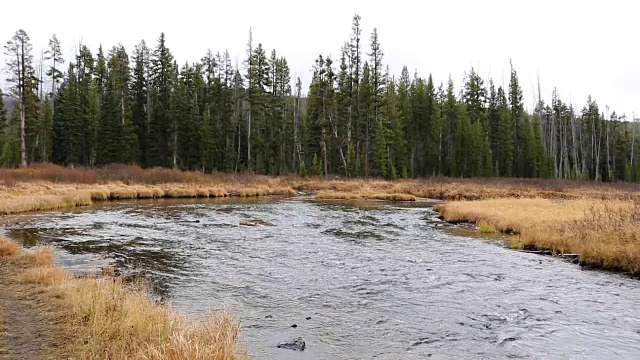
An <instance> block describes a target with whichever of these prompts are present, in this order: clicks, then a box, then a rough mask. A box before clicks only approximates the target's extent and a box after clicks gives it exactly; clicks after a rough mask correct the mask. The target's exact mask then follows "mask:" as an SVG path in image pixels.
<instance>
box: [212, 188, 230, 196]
mask: <svg viewBox="0 0 640 360" xmlns="http://www.w3.org/2000/svg"><path fill="white" fill-rule="evenodd" d="M209 196H210V197H216V198H217V197H225V196H229V193H228V192H227V190H225V189H221V188H210V189H209Z"/></svg>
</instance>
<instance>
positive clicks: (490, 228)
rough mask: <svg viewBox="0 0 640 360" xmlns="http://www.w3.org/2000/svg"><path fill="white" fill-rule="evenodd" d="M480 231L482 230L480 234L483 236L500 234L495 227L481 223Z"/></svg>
mask: <svg viewBox="0 0 640 360" xmlns="http://www.w3.org/2000/svg"><path fill="white" fill-rule="evenodd" d="M478 230H480V232H481V233H483V234H494V233H496V232H498V230H497V229H496V227H495V226H493V225H491V224H487V223H480V225H479V226H478Z"/></svg>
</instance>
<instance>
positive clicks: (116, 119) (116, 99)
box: [93, 45, 138, 165]
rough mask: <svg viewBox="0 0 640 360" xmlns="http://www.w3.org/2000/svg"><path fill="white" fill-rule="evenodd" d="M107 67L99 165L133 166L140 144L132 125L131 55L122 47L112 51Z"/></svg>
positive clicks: (102, 106)
mask: <svg viewBox="0 0 640 360" xmlns="http://www.w3.org/2000/svg"><path fill="white" fill-rule="evenodd" d="M107 68H108V75H107V81H106V88H105V93H104V95H103V96H104V98H103V102H102V104H101V108H100V115H101V117H100V124H99V129H98V134H99V136H98V139H99V141H98V151H97V160H96V162H97V163H98V164H99V165H106V164H111V163H133V162H134V161H135V160H136V159H137V158H138V154H137V150H138V144H137V141H136V137H135V129H134V127H133V124H132V123H131V102H130V99H131V98H130V96H129V81H130V76H131V75H130V69H129V56H128V55H127V53H126V51H125V49H124V47H123V46H122V45H120V46H118V47H114V48H113V49H112V50H111V51H110V52H109V60H108V63H107ZM93 93H94V94H96V93H97V91H96V90H93Z"/></svg>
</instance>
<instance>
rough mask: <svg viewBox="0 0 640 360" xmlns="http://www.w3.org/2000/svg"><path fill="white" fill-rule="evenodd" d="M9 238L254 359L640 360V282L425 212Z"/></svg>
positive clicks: (149, 217)
mask: <svg viewBox="0 0 640 360" xmlns="http://www.w3.org/2000/svg"><path fill="white" fill-rule="evenodd" d="M254 220H260V221H263V222H265V223H268V224H267V226H244V225H241V223H243V222H247V221H254ZM9 230H10V231H9V234H10V235H12V236H14V237H16V238H20V239H23V241H24V243H25V245H28V246H29V245H35V244H39V243H48V244H53V246H55V248H56V249H57V254H58V256H59V259H60V261H61V263H62V265H63V266H66V267H68V268H70V269H72V270H76V271H90V270H92V269H96V268H98V267H100V266H104V265H107V264H111V265H113V266H115V267H116V268H118V269H120V270H123V271H125V272H138V273H142V274H144V275H145V276H146V277H147V278H149V279H151V281H152V282H153V285H154V287H155V290H156V293H157V294H158V295H159V296H161V297H162V298H164V299H166V300H169V301H170V302H171V304H172V306H174V307H175V308H177V309H179V310H181V311H184V312H186V313H188V314H190V315H193V316H194V317H195V316H198V315H201V314H202V313H204V312H206V311H209V310H211V309H220V308H222V309H228V310H230V311H231V312H232V313H233V314H235V315H236V316H237V318H238V319H239V320H240V322H241V346H243V347H245V348H246V349H247V350H248V352H249V353H250V354H251V355H252V356H254V357H255V358H256V359H371V358H376V359H425V358H432V359H448V358H455V359H462V358H469V359H477V358H530V359H539V358H544V359H550V358H558V359H567V358H579V359H612V358H625V359H634V358H635V359H640V281H638V280H634V279H631V278H627V277H625V276H621V275H616V274H612V273H607V272H600V271H588V270H582V269H581V268H580V267H579V266H577V265H574V264H571V263H569V262H567V261H564V260H561V259H557V258H552V257H547V256H541V255H536V254H530V253H523V252H517V251H513V250H510V249H506V248H504V247H503V246H501V245H500V244H499V243H498V242H496V241H490V240H482V239H477V238H469V237H464V236H456V235H454V234H452V233H451V232H449V231H447V230H445V229H444V228H443V227H442V224H440V223H438V222H437V221H436V220H435V213H434V212H433V210H432V209H430V208H429V207H427V206H422V205H420V204H416V205H411V206H402V205H394V204H385V203H374V204H368V205H363V204H350V203H322V202H314V201H305V200H292V199H290V200H286V199H284V200H279V201H249V202H238V201H228V200H227V201H224V200H223V201H209V202H202V201H194V202H170V201H160V202H138V203H132V202H121V203H109V204H108V205H102V206H97V207H93V208H87V209H83V210H75V211H71V212H64V213H59V212H58V213H43V214H36V215H30V216H29V220H28V221H25V222H20V223H18V224H16V225H14V226H12V227H10V229H9ZM294 324H295V325H297V327H292V325H294ZM294 337H302V338H303V339H304V340H305V341H306V344H307V349H306V350H305V351H304V352H295V351H292V350H285V349H278V348H276V345H277V344H278V343H279V342H281V341H285V340H288V339H290V338H294Z"/></svg>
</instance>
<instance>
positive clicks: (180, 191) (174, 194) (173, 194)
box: [165, 188, 197, 198]
mask: <svg viewBox="0 0 640 360" xmlns="http://www.w3.org/2000/svg"><path fill="white" fill-rule="evenodd" d="M165 196H166V197H168V198H194V197H196V196H197V192H196V190H195V189H192V188H171V189H168V190H166V191H165Z"/></svg>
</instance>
